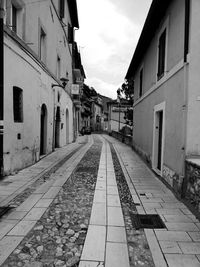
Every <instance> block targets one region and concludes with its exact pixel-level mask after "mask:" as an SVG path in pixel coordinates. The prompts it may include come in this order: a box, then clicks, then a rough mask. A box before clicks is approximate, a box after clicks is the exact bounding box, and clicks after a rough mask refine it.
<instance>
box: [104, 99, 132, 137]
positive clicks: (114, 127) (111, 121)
mask: <svg viewBox="0 0 200 267" xmlns="http://www.w3.org/2000/svg"><path fill="white" fill-rule="evenodd" d="M107 106H108V132H109V133H111V132H112V131H116V132H119V131H120V130H121V129H122V128H123V127H125V126H126V125H127V123H126V120H125V113H126V111H127V108H130V104H129V101H127V100H126V99H122V100H121V102H120V103H119V102H118V101H117V100H113V101H110V102H108V103H107Z"/></svg>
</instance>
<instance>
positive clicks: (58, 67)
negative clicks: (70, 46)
mask: <svg viewBox="0 0 200 267" xmlns="http://www.w3.org/2000/svg"><path fill="white" fill-rule="evenodd" d="M60 76H61V63H60V57H59V56H57V78H58V79H60Z"/></svg>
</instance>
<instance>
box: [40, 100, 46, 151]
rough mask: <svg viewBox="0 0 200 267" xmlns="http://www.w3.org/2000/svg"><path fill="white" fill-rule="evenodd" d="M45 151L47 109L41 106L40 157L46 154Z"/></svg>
mask: <svg viewBox="0 0 200 267" xmlns="http://www.w3.org/2000/svg"><path fill="white" fill-rule="evenodd" d="M46 150H47V108H46V105H45V104H43V105H42V107H41V114H40V155H44V154H46Z"/></svg>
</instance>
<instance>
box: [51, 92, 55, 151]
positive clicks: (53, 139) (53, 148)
mask: <svg viewBox="0 0 200 267" xmlns="http://www.w3.org/2000/svg"><path fill="white" fill-rule="evenodd" d="M52 90H53V138H52V151H54V150H55V89H54V88H52Z"/></svg>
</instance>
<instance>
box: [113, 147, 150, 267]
mask: <svg viewBox="0 0 200 267" xmlns="http://www.w3.org/2000/svg"><path fill="white" fill-rule="evenodd" d="M110 148H111V153H112V158H113V163H114V169H115V175H116V180H117V186H118V191H119V196H120V201H121V205H122V211H123V215H124V221H125V227H126V234H127V241H128V250H129V260H130V266H131V267H135V266H136V267H141V266H143V267H153V266H155V265H154V262H153V259H152V255H151V251H150V249H149V245H148V242H147V239H146V236H145V233H144V230H143V229H140V230H136V229H134V228H133V225H132V223H131V218H130V214H131V213H134V214H136V213H137V210H136V207H135V204H134V202H133V199H132V196H131V194H130V191H129V188H128V185H127V182H126V179H125V177H124V174H123V171H122V169H121V166H120V162H119V160H118V157H117V154H116V152H115V150H114V148H113V145H112V144H111V143H110Z"/></svg>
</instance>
